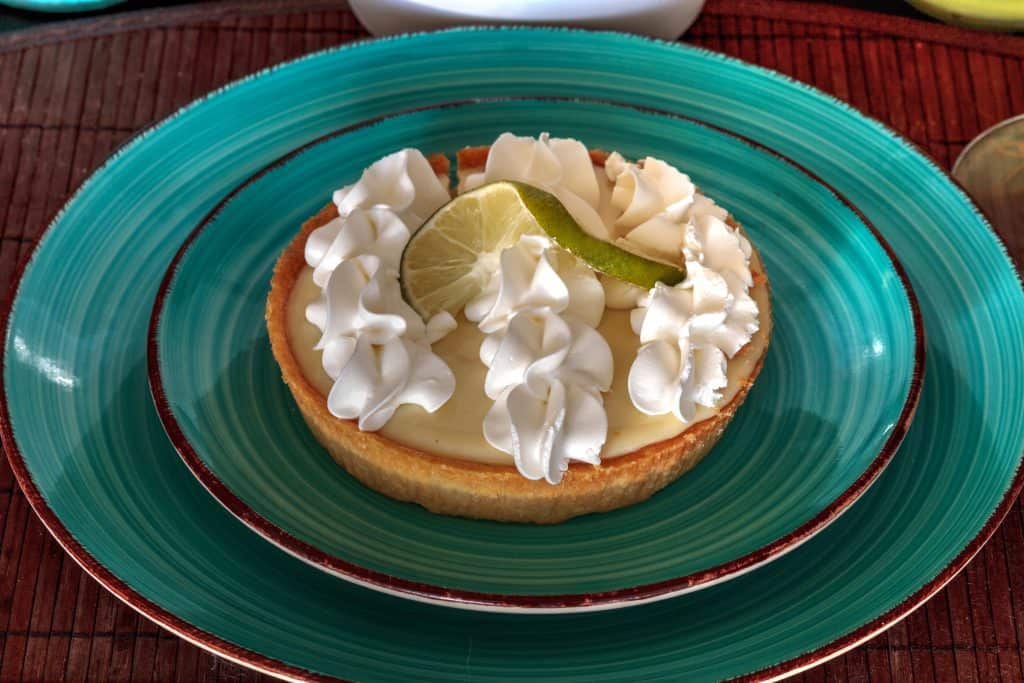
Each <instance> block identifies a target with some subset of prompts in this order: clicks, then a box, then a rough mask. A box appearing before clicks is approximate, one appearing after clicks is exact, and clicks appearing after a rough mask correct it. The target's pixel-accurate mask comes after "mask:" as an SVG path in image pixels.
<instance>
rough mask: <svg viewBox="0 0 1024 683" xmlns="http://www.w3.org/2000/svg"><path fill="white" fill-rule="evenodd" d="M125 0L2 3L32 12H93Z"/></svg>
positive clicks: (9, 0) (56, 0)
mask: <svg viewBox="0 0 1024 683" xmlns="http://www.w3.org/2000/svg"><path fill="white" fill-rule="evenodd" d="M122 2H124V0H3V1H2V2H0V5H7V6H8V7H14V8H16V9H24V10H30V11H32V12H47V13H51V14H54V13H55V14H60V13H64V12H91V11H93V10H99V9H105V8H107V7H113V6H114V5H120V4H121V3H122Z"/></svg>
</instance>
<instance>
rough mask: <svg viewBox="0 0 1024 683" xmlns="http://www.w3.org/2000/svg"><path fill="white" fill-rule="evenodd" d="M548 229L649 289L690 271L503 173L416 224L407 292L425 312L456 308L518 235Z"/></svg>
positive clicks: (404, 267) (577, 252) (591, 260)
mask: <svg viewBox="0 0 1024 683" xmlns="http://www.w3.org/2000/svg"><path fill="white" fill-rule="evenodd" d="M527 233H533V234H546V235H547V236H548V237H550V238H551V239H552V240H553V241H554V242H555V243H556V244H558V245H559V246H560V247H562V248H563V249H565V250H566V251H568V252H570V253H571V254H573V255H574V256H576V257H577V258H579V259H581V260H582V261H584V262H585V263H586V264H587V265H589V266H590V267H591V268H593V269H594V270H596V271H598V272H601V273H604V274H605V275H609V276H611V277H614V278H616V279H619V280H623V281H625V282H629V283H631V284H634V285H638V286H640V287H643V288H644V289H650V288H651V287H653V286H654V283H656V282H664V283H665V284H669V285H674V284H676V283H677V282H681V281H682V280H683V279H684V278H685V277H686V272H685V271H683V270H681V269H680V268H678V267H676V266H673V265H669V264H666V263H660V262H658V261H652V260H651V259H648V258H644V257H643V256H640V255H638V254H634V253H632V252H629V251H626V250H625V249H622V248H621V247H618V246H616V245H614V244H611V243H609V242H605V241H604V240H601V239H598V238H597V237H594V236H592V235H590V234H589V233H587V232H585V231H584V230H583V228H581V227H580V225H579V224H578V223H577V222H576V221H575V220H573V218H572V216H571V215H570V214H569V212H568V211H567V210H566V209H565V207H564V206H563V205H562V203H561V202H560V201H558V199H557V198H556V197H555V196H554V195H552V194H550V193H548V192H545V191H544V190H540V189H538V188H536V187H533V186H530V185H526V184H524V183H518V182H512V181H501V182H496V183H490V184H488V185H483V186H482V187H478V188H477V189H475V190H472V191H470V192H466V193H464V194H461V195H459V196H457V197H455V198H454V199H453V200H451V201H450V202H448V203H447V204H445V205H444V206H442V207H441V208H440V209H438V211H437V213H435V214H434V215H433V216H431V217H430V219H428V220H427V222H426V223H424V224H423V226H422V227H421V228H420V229H419V230H417V231H416V232H415V233H414V234H413V235H412V237H410V238H409V243H408V244H407V245H406V246H405V251H404V252H402V263H401V265H400V276H401V282H402V294H403V295H404V296H405V298H406V300H407V301H408V302H409V304H410V305H411V306H412V307H413V308H414V309H416V312H417V313H419V314H420V315H421V316H423V317H424V318H429V317H430V316H432V315H434V314H436V313H440V312H441V311H448V312H449V313H451V314H452V315H455V314H457V313H458V312H459V311H460V310H462V307H463V306H465V305H466V303H468V302H469V301H470V300H471V299H472V298H473V297H475V296H477V295H478V294H479V293H480V291H481V290H482V289H483V287H484V285H485V284H487V281H488V280H489V279H490V277H491V274H492V273H494V270H495V268H497V267H498V260H499V256H500V254H501V251H502V250H503V249H505V248H506V247H510V246H512V245H513V244H515V243H516V242H517V241H518V240H519V237H520V236H521V235H524V234H527Z"/></svg>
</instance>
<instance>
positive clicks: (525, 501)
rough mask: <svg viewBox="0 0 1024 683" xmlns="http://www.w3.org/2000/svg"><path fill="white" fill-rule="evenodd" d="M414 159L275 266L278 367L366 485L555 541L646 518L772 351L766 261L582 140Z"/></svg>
mask: <svg viewBox="0 0 1024 683" xmlns="http://www.w3.org/2000/svg"><path fill="white" fill-rule="evenodd" d="M457 159H458V168H457V185H456V187H455V188H454V191H452V190H451V188H450V181H449V161H448V159H447V158H446V157H444V156H440V155H434V156H430V157H427V156H425V155H424V154H423V153H421V152H420V151H417V150H414V149H404V150H401V151H399V152H395V153H393V154H389V155H388V156H385V157H384V158H382V159H380V160H379V161H377V162H376V163H374V164H373V165H371V166H370V167H368V168H367V169H366V170H365V171H364V172H363V174H362V176H361V177H360V178H359V180H358V181H357V182H355V183H354V184H352V185H349V186H347V187H344V188H342V189H340V190H338V191H336V192H335V193H334V196H333V201H332V202H330V203H329V204H328V205H327V206H326V207H324V208H323V209H322V210H321V211H320V212H319V213H317V214H316V215H315V216H313V217H312V218H310V219H309V220H308V221H306V223H305V224H304V225H303V226H302V230H301V231H300V232H299V234H298V235H297V236H296V237H295V239H294V240H293V241H292V242H291V244H290V245H289V247H288V248H287V249H286V250H285V252H284V253H283V254H282V256H281V257H280V260H279V261H278V263H277V266H276V268H275V270H274V277H273V282H272V287H271V292H270V296H269V299H268V302H267V324H268V328H269V332H270V340H271V344H272V346H273V351H274V356H275V358H276V359H277V362H278V363H279V364H280V366H281V370H282V372H283V375H284V379H285V382H286V383H287V385H288V387H289V388H290V390H291V392H292V394H293V395H294V397H295V401H296V403H297V405H298V407H299V410H300V412H301V413H302V415H303V417H304V418H305V420H306V422H307V423H308V425H309V427H310V429H311V430H312V432H313V434H314V435H315V436H316V438H317V440H318V441H319V442H320V443H321V444H323V446H324V447H325V448H326V449H327V450H328V451H329V452H330V454H331V455H332V456H333V457H334V459H335V460H337V462H338V463H340V464H341V465H342V466H343V467H344V468H345V469H346V470H348V472H350V473H351V474H352V476H354V477H356V478H357V479H358V480H359V481H361V482H363V483H364V484H365V485H367V486H369V487H370V488H373V489H375V490H377V491H380V492H381V493H384V494H385V495H388V496H390V497H392V498H396V499H398V500H403V501H412V502H416V503H419V504H420V505H423V506H424V507H426V508H427V509H429V510H432V511H434V512H438V513H443V514H449V515H460V516H465V517H474V518H483V519H493V520H502V521H517V522H536V523H554V522H559V521H562V520H565V519H568V518H570V517H574V516H577V515H582V514H586V513H589V512H596V511H603V510H611V509H614V508H618V507H622V506H625V505H630V504H632V503H635V502H638V501H641V500H644V499H646V498H648V497H649V496H651V495H652V494H653V493H655V492H656V491H658V490H659V489H661V488H663V487H664V486H666V485H667V484H669V483H671V482H672V481H674V480H675V479H676V478H678V477H679V476H680V475H681V474H683V473H684V472H686V471H687V470H689V469H690V468H692V467H693V466H694V465H695V464H696V463H697V462H699V461H700V459H701V458H702V457H703V456H704V455H705V454H707V452H708V451H709V450H710V449H711V447H712V446H713V445H714V444H715V442H716V441H717V440H718V438H719V437H720V436H721V434H722V432H723V430H724V429H725V427H726V425H727V424H728V422H729V420H730V419H731V418H732V416H733V415H734V414H735V412H736V409H737V408H738V407H739V405H740V404H741V403H742V402H743V399H744V398H745V396H746V394H747V391H748V390H749V388H750V386H751V385H752V383H753V382H754V379H755V378H756V376H757V374H758V372H759V371H760V369H761V364H762V361H763V359H764V356H765V351H766V349H767V347H768V338H769V334H770V330H771V304H770V300H769V289H768V280H767V277H766V276H765V272H764V268H763V265H762V263H761V259H760V257H759V255H758V253H757V251H756V250H755V249H753V248H752V247H751V245H750V242H749V241H748V240H747V238H746V236H745V235H744V233H743V231H742V229H741V228H740V226H739V225H738V224H737V223H736V222H735V221H734V220H733V219H732V217H731V216H730V215H729V214H728V213H727V212H726V211H725V210H724V209H723V208H721V207H720V206H718V205H717V204H715V203H714V202H713V201H712V200H711V199H710V198H708V197H707V196H705V195H704V194H702V193H701V192H700V191H699V190H698V189H697V188H696V187H695V186H694V184H693V183H692V182H691V180H690V179H689V177H688V176H686V175H685V174H684V173H682V172H681V171H679V170H678V169H676V168H674V167H673V166H671V165H669V164H667V163H665V162H664V161H661V160H659V159H656V158H653V157H647V158H644V159H641V160H637V161H635V162H634V161H630V160H627V159H626V158H624V157H623V156H621V155H620V154H618V153H615V152H612V153H604V152H601V151H588V149H587V148H586V147H585V146H584V145H583V144H582V143H581V142H579V141H577V140H573V139H567V138H553V137H549V136H548V135H546V134H543V135H540V136H539V137H537V138H531V137H519V136H516V135H512V134H510V133H505V134H502V135H501V136H500V137H498V139H497V140H495V141H494V143H493V144H492V145H490V146H488V147H479V148H468V149H464V150H462V151H461V152H460V153H459V154H458V157H457Z"/></svg>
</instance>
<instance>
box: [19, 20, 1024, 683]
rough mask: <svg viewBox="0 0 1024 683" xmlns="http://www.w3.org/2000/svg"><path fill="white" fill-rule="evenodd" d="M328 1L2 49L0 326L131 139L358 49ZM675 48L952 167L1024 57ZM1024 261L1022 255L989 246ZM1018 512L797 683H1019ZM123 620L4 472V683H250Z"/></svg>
mask: <svg viewBox="0 0 1024 683" xmlns="http://www.w3.org/2000/svg"><path fill="white" fill-rule="evenodd" d="M365 36H366V34H365V32H364V31H363V29H362V28H361V27H360V25H359V23H358V21H357V20H356V19H355V17H354V16H353V15H352V14H351V12H350V11H348V10H347V9H346V8H345V6H344V4H343V3H342V2H340V1H339V0H330V1H327V0H310V1H304V2H284V1H281V0H255V1H254V2H244V3H241V2H229V3H212V4H204V5H201V6H200V5H193V6H186V7H181V8H174V9H170V10H156V11H148V12H143V13H129V14H122V15H114V16H110V17H104V18H100V19H91V20H86V21H80V22H71V23H68V24H58V25H51V26H49V27H47V28H44V29H39V30H36V31H31V32H22V33H10V34H6V35H0V216H2V217H3V221H2V223H0V226H2V231H0V307H2V303H3V302H4V301H5V300H6V298H7V297H9V295H10V292H9V283H10V280H11V277H12V275H13V272H14V268H15V265H16V263H17V262H18V260H19V259H21V258H22V257H24V256H25V254H26V253H27V252H28V251H29V249H30V248H31V246H32V243H33V241H34V239H35V238H36V237H37V236H38V235H39V233H40V232H41V231H42V229H43V227H44V226H45V225H46V224H47V223H48V222H49V220H50V219H51V218H52V216H53V215H54V214H55V213H56V211H57V210H58V208H59V207H60V206H61V205H62V204H63V203H64V202H65V201H66V200H67V198H68V197H69V196H70V194H71V193H72V191H73V190H74V189H75V188H76V187H77V186H78V185H79V184H80V183H81V182H82V181H83V180H84V179H85V178H86V176H87V175H88V174H89V173H90V172H91V171H92V170H93V169H94V168H96V167H97V166H98V165H99V164H100V163H101V162H102V161H103V160H104V159H105V158H106V156H107V155H108V154H109V153H110V152H112V151H113V150H114V149H116V148H117V146H118V145H120V144H121V143H123V142H124V141H125V140H126V139H127V138H129V137H130V136H131V135H132V134H133V133H134V132H135V131H137V130H139V129H140V128H143V127H145V126H146V125H148V124H150V123H152V122H154V121H157V120H159V119H161V118H163V117H165V116H167V115H168V114H170V113H171V112H173V111H174V110H175V109H176V108H178V107H179V106H181V105H183V104H185V103H187V102H189V101H190V100H192V99H194V98H196V97H198V96H200V95H202V94H204V93H206V92H208V91H210V90H212V89H214V88H216V87H218V86H220V85H222V84H224V83H226V82H228V81H230V80H233V79H235V78H239V77H241V76H244V75H246V74H249V73H251V72H253V71H256V70H257V69H260V68H263V67H265V66H269V65H271V64H275V63H277V62H280V61H283V60H286V59H291V58H293V57H297V56H299V55H302V54H304V53H306V52H310V51H313V50H317V49H320V48H323V47H328V46H332V45H338V44H341V43H345V42H348V41H351V40H356V39H360V38H363V37H365ZM685 39H686V40H687V41H690V42H693V43H696V44H699V45H704V46H706V47H709V48H711V49H714V50H719V51H721V52H725V53H727V54H731V55H735V56H737V57H740V58H742V59H745V60H747V61H750V62H755V63H758V64H763V65H765V66H767V67H770V68H773V69H776V70H778V71H781V72H783V73H786V74H789V75H791V76H793V77H795V78H797V79H799V80H802V81H806V82H808V83H811V84H813V85H815V86H817V87H819V88H821V89H823V90H825V91H827V92H830V93H832V94H834V95H836V96H837V97H839V98H841V99H843V100H846V101H847V102H850V103H851V104H852V105H854V106H855V107H857V108H859V109H861V110H862V111H864V112H865V113H867V114H869V115H871V116H874V117H876V118H879V119H881V120H883V121H885V122H886V123H888V124H889V125H890V126H892V127H893V128H895V129H896V130H898V131H900V132H902V133H904V134H905V135H906V136H908V137H909V138H910V139H911V140H913V141H914V142H916V143H917V144H918V145H920V146H921V147H922V148H924V149H925V150H926V151H928V152H929V153H931V154H932V155H933V156H934V157H935V158H936V159H937V160H938V161H939V163H940V164H942V165H944V166H947V167H948V166H949V165H950V164H951V163H952V161H953V160H954V159H955V158H956V155H957V154H958V153H959V152H960V150H961V149H962V148H963V146H964V144H965V143H966V142H967V141H968V140H970V139H971V138H972V137H973V136H974V135H975V134H976V133H978V132H980V131H981V130H983V129H985V128H986V127H988V126H990V125H992V124H994V123H996V122H997V121H999V120H1001V119H1003V118H1006V117H1008V116H1010V115H1011V114H1018V113H1022V112H1024V38H1022V37H1013V36H1006V35H998V34H986V33H976V32H971V31H966V30H961V29H954V28H949V27H945V26H940V25H938V24H934V23H925V22H918V21H915V20H910V19H903V18H896V17H892V16H883V15H878V14H869V13H865V12H859V11H856V10H850V9H845V8H836V7H824V6H822V5H815V4H809V3H798V2H787V3H781V2H772V1H771V0H709V2H708V5H707V7H706V9H705V11H704V14H703V15H702V16H701V18H700V20H699V22H698V23H697V24H696V25H695V26H694V27H693V29H691V31H690V32H689V33H688V34H687V36H686V38H685ZM1005 237H1006V238H1007V242H1008V245H1009V248H1010V251H1011V254H1012V255H1013V256H1014V257H1015V258H1016V259H1017V260H1018V262H1021V261H1024V235H1022V234H1013V235H1005ZM1022 644H1024V512H1022V509H1021V506H1020V504H1019V503H1018V505H1017V506H1016V507H1015V508H1014V509H1013V511H1012V512H1011V513H1010V516H1009V517H1008V518H1007V520H1006V521H1005V522H1004V524H1003V525H1002V527H1001V528H1000V529H999V531H998V532H997V533H996V535H995V536H994V537H993V539H992V540H991V541H990V542H989V543H988V544H987V545H986V546H985V548H984V550H983V551H982V552H981V553H980V554H979V556H978V557H977V558H976V559H975V560H974V561H973V562H972V563H971V564H970V565H969V566H968V567H967V569H966V570H965V571H964V572H963V573H962V574H961V575H960V576H959V577H958V578H956V579H955V580H954V581H953V582H952V583H951V584H950V585H949V586H948V587H947V588H946V589H945V590H943V591H942V592H941V593H939V594H938V595H936V596H935V598H933V599H932V600H931V601H930V602H929V603H928V604H927V605H925V606H924V607H923V608H922V609H920V610H918V611H917V612H915V613H913V614H912V615H911V616H910V617H908V618H907V619H906V620H904V621H903V622H901V623H899V624H897V625H895V626H894V627H893V628H891V629H890V630H889V631H887V632H886V633H884V634H882V635H880V636H878V637H877V638H875V639H874V640H872V641H871V642H869V643H868V644H866V645H864V646H862V647H860V648H858V649H856V650H854V651H853V652H850V653H848V654H846V655H844V656H842V657H840V658H838V659H836V660H833V661H832V662H829V663H827V664H825V665H824V666H821V667H818V668H817V669H815V670H812V671H810V672H807V673H804V674H802V677H803V678H804V679H806V680H810V681H819V680H826V679H827V680H855V681H868V680H870V681H910V680H914V681H925V682H927V681H952V680H962V681H997V680H1004V681H1021V680H1024V649H1022ZM264 679H266V677H265V676H261V675H259V674H255V673H253V672H250V671H248V670H245V669H242V668H240V667H238V666H236V665H234V664H231V663H229V662H227V661H224V660H220V659H218V658H216V657H214V656H213V655H210V654H207V653H206V652H204V651H201V650H199V649H198V648H196V647H194V646H192V645H190V644H188V643H186V642H184V641H182V640H180V639H179V638H177V637H176V636H173V635H171V634H169V633H167V632H165V631H163V630H162V629H160V628H159V627H157V626H156V625H154V624H153V623H151V622H149V621H148V620H147V619H145V618H143V617H140V616H138V615H137V614H136V613H135V612H133V611H132V610H131V609H130V608H128V607H126V606H124V605H122V604H121V603H119V602H118V601H117V600H116V599H115V598H114V597H112V596H111V595H110V594H109V593H107V592H106V591H105V590H104V589H103V588H101V587H100V586H99V585H98V584H97V583H96V582H95V581H93V580H92V579H91V578H89V577H88V576H86V575H85V574H84V573H83V572H82V571H81V570H80V569H79V568H78V566H77V565H76V564H75V563H74V561H73V560H71V559H70V558H69V557H68V556H66V555H65V554H64V552H63V551H62V550H61V549H60V547H59V546H58V545H57V543H56V542H55V541H54V540H53V539H52V538H51V537H50V536H49V534H48V533H47V532H46V531H45V530H44V529H43V527H42V525H41V524H40V523H39V521H38V520H37V519H36V517H35V515H34V514H33V513H32V512H31V510H30V509H29V508H28V505H27V503H26V501H25V498H24V496H22V495H21V493H20V491H19V490H18V488H17V486H16V485H15V483H14V480H13V477H12V475H11V471H10V468H9V467H8V466H7V462H6V460H2V461H0V683H4V682H6V681H61V680H66V681H79V680H96V681H129V680H130V681H159V682H161V683H162V682H165V681H257V680H264Z"/></svg>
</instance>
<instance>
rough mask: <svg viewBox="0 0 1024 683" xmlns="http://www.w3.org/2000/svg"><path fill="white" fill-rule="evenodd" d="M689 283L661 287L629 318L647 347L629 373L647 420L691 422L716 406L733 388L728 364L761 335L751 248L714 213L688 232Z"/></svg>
mask: <svg viewBox="0 0 1024 683" xmlns="http://www.w3.org/2000/svg"><path fill="white" fill-rule="evenodd" d="M684 227H685V232H684V238H683V247H682V249H681V251H682V254H683V256H684V257H685V260H686V279H685V280H684V281H683V282H681V283H679V284H678V285H676V286H674V287H669V286H666V285H663V284H661V283H658V284H657V285H655V287H654V289H652V290H650V292H649V293H648V294H647V295H646V296H645V297H643V298H642V299H641V300H640V302H639V305H638V307H637V308H635V309H634V310H633V312H632V313H631V315H630V322H631V324H632V327H633V331H634V332H636V333H637V334H638V335H640V342H641V347H640V349H639V350H638V351H637V355H636V360H634V361H633V365H632V366H631V368H630V371H629V381H628V388H629V396H630V399H631V400H632V401H633V405H634V406H636V408H637V410H640V411H641V412H643V413H647V414H648V415H663V414H666V413H672V414H673V415H675V416H676V418H677V419H679V420H680V421H681V422H683V423H684V424H688V423H690V422H692V421H693V420H694V418H695V416H696V411H697V406H699V405H700V406H707V407H709V408H710V407H714V406H716V405H717V404H718V402H719V401H720V400H721V397H722V393H721V390H722V389H723V388H724V387H725V386H726V384H727V383H728V376H727V374H726V369H727V360H728V359H729V358H732V357H733V356H734V355H735V354H736V353H737V352H738V351H739V350H740V349H741V348H743V346H744V345H745V344H746V343H747V342H749V341H750V338H751V336H752V335H753V334H754V333H755V332H756V331H757V329H758V308H757V303H756V302H755V301H754V300H753V298H751V296H750V292H749V290H750V287H751V286H752V285H753V278H752V276H751V273H750V257H751V247H750V243H749V242H748V241H747V240H746V239H745V238H744V237H743V235H741V234H740V233H739V232H738V231H737V230H734V229H733V228H731V227H730V226H729V225H728V224H727V223H725V221H723V220H721V219H719V218H718V217H716V216H714V215H710V214H705V215H702V216H699V217H698V218H696V219H695V220H693V221H692V222H690V223H687V224H686V225H685V226H684Z"/></svg>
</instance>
